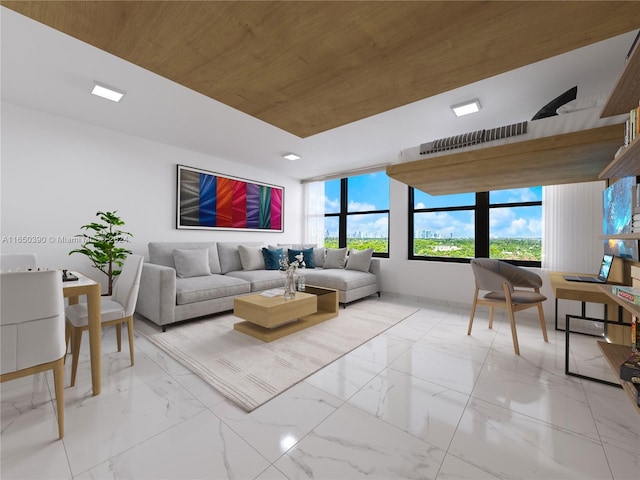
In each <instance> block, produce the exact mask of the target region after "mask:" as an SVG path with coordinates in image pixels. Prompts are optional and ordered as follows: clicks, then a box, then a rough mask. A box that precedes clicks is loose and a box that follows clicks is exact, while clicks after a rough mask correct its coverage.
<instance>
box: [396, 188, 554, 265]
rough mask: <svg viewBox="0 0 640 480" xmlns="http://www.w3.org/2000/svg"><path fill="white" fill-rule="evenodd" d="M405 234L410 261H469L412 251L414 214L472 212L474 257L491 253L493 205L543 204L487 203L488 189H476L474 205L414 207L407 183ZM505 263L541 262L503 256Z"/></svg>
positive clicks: (521, 204)
mask: <svg viewBox="0 0 640 480" xmlns="http://www.w3.org/2000/svg"><path fill="white" fill-rule="evenodd" d="M407 188H408V195H407V197H408V209H407V211H408V222H407V224H408V235H407V243H408V244H407V248H408V250H407V251H408V252H409V255H408V256H409V260H421V261H437V262H453V263H470V262H471V260H472V259H471V258H462V257H435V256H430V255H416V254H414V240H415V238H414V235H415V228H414V227H415V214H416V213H430V212H453V211H471V210H472V211H473V212H474V245H475V253H474V255H475V258H489V255H490V243H491V241H490V235H489V234H490V233H491V232H490V225H489V217H490V212H491V209H495V208H513V207H535V206H540V207H542V200H535V201H527V202H508V203H490V200H489V194H490V192H475V204H474V205H464V206H460V205H458V206H455V207H432V208H415V189H414V188H413V187H411V186H408V187H407ZM503 261H505V262H508V263H511V264H513V265H518V266H523V267H538V268H540V267H542V261H534V260H513V259H505V260H503Z"/></svg>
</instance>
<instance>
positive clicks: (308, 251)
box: [287, 248, 315, 268]
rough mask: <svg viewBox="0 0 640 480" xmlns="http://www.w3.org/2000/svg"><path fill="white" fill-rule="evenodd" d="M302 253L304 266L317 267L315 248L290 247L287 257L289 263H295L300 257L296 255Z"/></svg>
mask: <svg viewBox="0 0 640 480" xmlns="http://www.w3.org/2000/svg"><path fill="white" fill-rule="evenodd" d="M300 254H302V261H303V262H304V266H305V267H306V268H315V262H314V261H313V248H304V249H296V248H290V249H289V250H288V251H287V257H288V259H289V263H293V262H295V261H297V260H298V259H297V258H296V256H298V255H300Z"/></svg>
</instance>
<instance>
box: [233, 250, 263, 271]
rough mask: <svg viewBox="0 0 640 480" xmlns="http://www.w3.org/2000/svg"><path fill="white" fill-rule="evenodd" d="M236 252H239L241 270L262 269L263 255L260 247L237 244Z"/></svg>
mask: <svg viewBox="0 0 640 480" xmlns="http://www.w3.org/2000/svg"><path fill="white" fill-rule="evenodd" d="M238 253H239V254H240V263H242V269H243V270H264V269H265V264H264V257H263V256H262V247H248V246H246V245H238Z"/></svg>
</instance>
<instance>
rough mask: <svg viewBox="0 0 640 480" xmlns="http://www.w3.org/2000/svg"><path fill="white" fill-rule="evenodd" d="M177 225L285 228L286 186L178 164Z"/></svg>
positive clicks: (189, 226) (225, 228) (254, 229)
mask: <svg viewBox="0 0 640 480" xmlns="http://www.w3.org/2000/svg"><path fill="white" fill-rule="evenodd" d="M177 228H186V229H201V230H212V229H218V230H219V229H222V230H235V229H240V230H247V231H251V230H253V231H269V232H282V231H284V187H278V186H276V185H269V184H266V183H261V182H254V181H252V180H246V179H242V178H236V177H230V176H228V175H220V174H219V173H214V172H208V171H206V170H200V169H198V168H191V167H186V166H184V165H178V195H177Z"/></svg>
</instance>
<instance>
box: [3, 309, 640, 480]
mask: <svg viewBox="0 0 640 480" xmlns="http://www.w3.org/2000/svg"><path fill="white" fill-rule="evenodd" d="M368 301H394V302H398V301H402V302H403V303H405V304H407V303H414V304H415V306H416V307H418V308H420V310H419V311H418V312H417V313H415V314H414V315H412V316H411V317H409V318H407V319H405V320H404V321H402V322H401V323H399V324H397V325H396V326H394V327H393V328H391V329H389V330H388V331H387V332H385V333H383V334H381V335H379V336H378V337H376V338H374V339H372V340H371V341H370V342H368V343H366V344H365V345H363V346H361V347H360V348H358V349H356V350H354V351H352V352H351V353H349V354H347V355H345V356H344V357H342V358H341V359H339V360H337V361H335V362H334V363H332V364H330V365H328V366H326V367H325V368H323V369H322V370H320V371H318V372H317V373H315V374H314V375H312V376H310V377H308V378H307V379H306V380H305V381H303V382H301V383H299V384H298V385H296V386H294V387H292V388H291V389H289V390H288V391H286V392H284V393H283V394H281V395H280V396H278V397H276V398H275V399H273V400H272V401H270V402H268V403H267V404H265V405H263V406H262V407H260V408H258V409H256V410H254V411H253V412H251V413H250V414H247V413H245V412H244V411H242V410H240V409H239V408H237V407H236V406H234V405H233V404H232V403H229V402H228V401H226V400H225V399H224V398H223V397H222V396H221V395H220V394H218V393H217V392H216V391H215V390H213V389H212V388H211V387H209V386H208V385H207V384H205V383H204V382H203V381H201V380H200V379H199V378H198V377H196V376H195V375H194V374H192V373H191V372H190V371H189V370H187V369H185V368H184V367H183V366H181V365H180V364H178V363H177V362H175V361H174V360H173V359H171V358H170V357H168V356H167V355H166V354H164V353H163V352H162V351H160V350H159V349H158V348H157V347H155V346H154V345H153V344H151V343H149V342H148V341H146V340H145V338H144V337H141V336H137V337H136V365H135V367H133V368H131V367H130V366H129V356H128V351H127V350H126V349H124V350H123V352H121V353H117V352H116V348H115V332H114V331H113V330H112V329H105V331H104V335H103V387H102V394H101V395H99V396H95V397H94V396H92V395H91V391H90V385H91V382H90V373H89V359H88V343H89V342H88V341H87V340H86V338H85V341H84V342H83V350H82V352H81V358H80V364H79V367H78V368H79V369H78V377H77V381H76V386H75V387H73V388H71V387H67V388H66V389H65V424H66V434H65V438H64V439H63V440H62V441H59V440H57V423H56V417H55V408H54V403H53V401H52V397H53V395H52V392H53V381H52V380H53V379H52V376H50V375H48V374H47V375H42V374H41V375H37V376H32V377H27V378H25V379H20V380H16V381H12V382H5V383H4V384H2V385H1V392H0V393H1V400H2V405H1V420H2V432H1V436H0V442H1V443H0V449H1V459H0V460H1V463H0V478H2V479H3V480H9V479H47V480H52V479H64V480H66V479H78V480H80V479H82V480H89V479H107V478H109V479H259V480H267V479H269V480H272V479H301V478H314V479H352V478H377V479H438V480H446V479H545V480H552V479H572V478H576V479H632V480H638V479H639V478H640V415H638V414H637V412H636V411H635V409H634V408H633V406H632V405H631V403H630V400H629V399H628V397H627V396H626V395H625V394H624V392H623V391H622V390H621V389H616V388H613V387H609V386H606V385H601V384H598V383H594V382H589V381H585V380H581V379H578V378H575V377H568V376H566V375H565V374H564V332H558V331H555V330H554V329H553V324H552V322H548V324H549V325H550V328H549V332H548V333H549V343H544V342H543V340H542V334H541V332H540V328H539V324H538V322H537V320H536V319H535V317H532V316H528V315H527V314H526V312H521V313H519V314H518V315H517V318H518V335H519V340H520V350H521V356H520V357H517V356H515V355H514V353H513V346H512V343H511V335H510V330H509V328H508V324H507V323H506V322H505V319H504V317H503V316H499V317H498V318H497V319H496V321H495V322H494V329H493V330H489V329H488V328H487V312H486V309H480V311H479V315H478V316H477V318H476V320H475V322H474V330H473V334H472V336H467V335H466V330H467V322H468V315H469V308H468V307H461V306H446V305H443V304H437V303H426V302H422V303H419V302H412V301H408V300H399V299H397V298H396V299H385V297H384V296H383V298H382V299H381V300H368ZM136 321H142V320H140V319H136ZM213 321H215V320H213ZM595 341H596V339H595V338H593V337H588V336H584V335H574V336H572V341H571V346H572V367H571V368H572V370H574V371H578V372H586V373H588V374H589V375H592V376H599V377H601V378H607V379H609V380H615V378H614V377H613V374H612V373H611V370H610V369H609V367H608V365H607V364H606V362H605V361H604V359H602V358H601V356H600V354H599V350H598V348H597V347H596V346H595ZM69 371H70V362H68V365H67V372H66V373H67V384H68V378H69V376H68V374H69Z"/></svg>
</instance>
